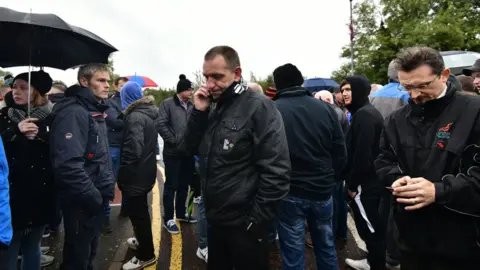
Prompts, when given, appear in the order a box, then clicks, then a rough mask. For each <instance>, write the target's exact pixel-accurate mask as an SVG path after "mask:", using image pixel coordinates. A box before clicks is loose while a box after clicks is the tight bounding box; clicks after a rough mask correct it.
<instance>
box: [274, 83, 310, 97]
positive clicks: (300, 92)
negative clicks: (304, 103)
mask: <svg viewBox="0 0 480 270" xmlns="http://www.w3.org/2000/svg"><path fill="white" fill-rule="evenodd" d="M299 96H312V93H310V91H308V90H307V89H306V88H303V87H301V86H295V87H290V88H285V89H282V90H278V91H277V93H276V94H275V96H274V97H273V98H272V99H273V100H277V99H279V98H286V97H299Z"/></svg>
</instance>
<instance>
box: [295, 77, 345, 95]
mask: <svg viewBox="0 0 480 270" xmlns="http://www.w3.org/2000/svg"><path fill="white" fill-rule="evenodd" d="M333 86H339V84H338V83H337V82H336V81H334V80H332V79H328V78H313V79H308V80H305V82H303V87H305V88H307V89H308V90H309V91H310V92H312V93H313V92H318V91H321V90H328V89H329V88H330V87H333Z"/></svg>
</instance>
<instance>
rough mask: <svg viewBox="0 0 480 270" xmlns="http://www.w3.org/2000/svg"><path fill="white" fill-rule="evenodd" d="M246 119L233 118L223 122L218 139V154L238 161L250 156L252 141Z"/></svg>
mask: <svg viewBox="0 0 480 270" xmlns="http://www.w3.org/2000/svg"><path fill="white" fill-rule="evenodd" d="M247 122H248V121H247V119H245V118H232V119H226V120H223V121H222V124H221V132H220V134H219V135H220V136H217V138H218V141H217V143H218V146H217V147H218V152H219V154H220V156H222V157H224V158H227V159H229V160H230V159H232V160H238V159H240V158H245V157H248V156H249V152H250V151H251V146H252V140H251V139H250V136H249V135H250V131H249V129H248V125H247Z"/></svg>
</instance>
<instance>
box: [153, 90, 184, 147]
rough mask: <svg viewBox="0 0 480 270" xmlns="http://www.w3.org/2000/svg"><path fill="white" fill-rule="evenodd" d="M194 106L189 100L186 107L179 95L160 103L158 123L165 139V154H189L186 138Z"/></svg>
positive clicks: (161, 134)
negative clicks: (188, 122)
mask: <svg viewBox="0 0 480 270" xmlns="http://www.w3.org/2000/svg"><path fill="white" fill-rule="evenodd" d="M192 107H193V105H192V103H191V102H190V101H188V102H187V108H186V109H185V108H184V107H183V106H182V105H181V104H180V99H179V98H178V96H177V95H174V96H173V97H169V98H167V99H165V100H164V101H163V102H162V103H161V104H160V107H159V109H158V112H159V113H160V117H159V118H158V124H159V128H160V129H159V133H160V136H161V137H162V139H163V141H164V146H163V154H164V155H172V156H187V155H188V154H189V153H188V151H187V149H186V145H185V140H184V139H185V131H186V130H187V121H188V117H189V115H190V113H191V112H192Z"/></svg>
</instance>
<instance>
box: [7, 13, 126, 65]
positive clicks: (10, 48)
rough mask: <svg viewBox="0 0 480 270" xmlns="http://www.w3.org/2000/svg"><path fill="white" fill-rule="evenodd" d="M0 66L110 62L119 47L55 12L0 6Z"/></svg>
mask: <svg viewBox="0 0 480 270" xmlns="http://www.w3.org/2000/svg"><path fill="white" fill-rule="evenodd" d="M0 35H1V36H2V42H0V51H1V52H2V57H1V58H0V67H14V66H37V67H52V68H57V69H63V70H66V69H68V68H71V67H74V66H78V65H83V64H88V63H108V57H109V56H110V54H111V53H112V52H115V51H117V49H115V47H113V46H112V45H111V44H109V43H108V42H106V41H105V40H103V39H102V38H100V37H99V36H97V35H95V34H93V33H91V32H89V31H87V30H85V29H83V28H80V27H77V26H73V25H70V24H68V23H66V22H65V21H64V20H62V19H61V18H60V17H58V16H56V15H54V14H35V13H24V12H18V11H15V10H12V9H8V8H4V7H0Z"/></svg>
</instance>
